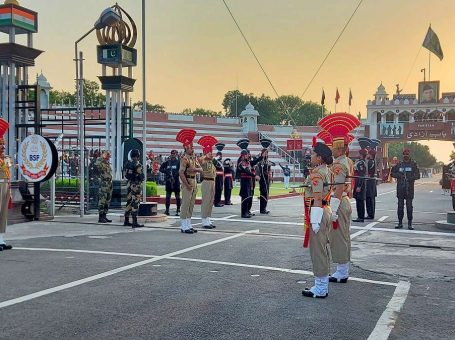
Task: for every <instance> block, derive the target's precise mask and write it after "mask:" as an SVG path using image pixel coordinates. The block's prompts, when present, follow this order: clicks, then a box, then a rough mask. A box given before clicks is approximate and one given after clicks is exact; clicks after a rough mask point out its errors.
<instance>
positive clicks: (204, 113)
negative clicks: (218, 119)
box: [182, 107, 222, 117]
mask: <svg viewBox="0 0 455 340" xmlns="http://www.w3.org/2000/svg"><path fill="white" fill-rule="evenodd" d="M182 114H184V115H192V116H206V117H215V116H221V115H222V114H221V112H216V111H213V110H207V109H203V108H200V107H197V108H195V109H194V110H192V109H184V110H183V111H182Z"/></svg>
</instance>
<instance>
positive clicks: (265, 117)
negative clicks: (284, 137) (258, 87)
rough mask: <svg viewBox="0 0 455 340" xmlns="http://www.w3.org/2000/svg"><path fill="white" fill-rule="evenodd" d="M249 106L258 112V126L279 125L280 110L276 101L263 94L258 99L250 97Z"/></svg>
mask: <svg viewBox="0 0 455 340" xmlns="http://www.w3.org/2000/svg"><path fill="white" fill-rule="evenodd" d="M251 104H252V105H253V106H254V108H255V110H257V111H258V112H259V117H258V123H259V124H270V125H278V124H281V114H280V108H279V106H278V103H277V102H276V100H274V99H272V98H270V97H269V96H266V95H264V94H263V95H262V96H260V97H252V98H251Z"/></svg>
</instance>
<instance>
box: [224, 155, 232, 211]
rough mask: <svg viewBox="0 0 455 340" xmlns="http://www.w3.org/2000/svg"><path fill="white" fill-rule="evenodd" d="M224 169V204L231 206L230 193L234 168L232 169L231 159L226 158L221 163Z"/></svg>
mask: <svg viewBox="0 0 455 340" xmlns="http://www.w3.org/2000/svg"><path fill="white" fill-rule="evenodd" d="M223 167H224V204H225V205H232V202H231V193H232V188H233V187H234V168H233V167H232V163H231V159H230V158H226V159H225V160H224V162H223Z"/></svg>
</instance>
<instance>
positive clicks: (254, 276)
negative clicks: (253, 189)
mask: <svg viewBox="0 0 455 340" xmlns="http://www.w3.org/2000/svg"><path fill="white" fill-rule="evenodd" d="M395 205H396V198H395V192H394V186H393V184H383V185H381V186H380V187H379V196H378V204H377V216H376V220H375V221H369V223H364V224H355V225H353V226H352V230H351V238H352V239H353V267H352V272H351V279H350V281H349V283H348V284H345V285H331V286H330V293H329V297H328V298H327V299H325V300H319V299H318V300H316V299H307V298H303V297H302V296H301V290H302V289H303V288H304V287H306V286H310V285H311V284H312V273H311V262H310V260H309V253H308V251H307V250H304V249H303V248H302V234H303V232H302V226H301V223H302V205H301V198H299V197H297V198H295V197H293V198H286V199H278V200H273V201H271V202H270V203H269V208H270V210H271V211H272V213H271V215H269V216H264V215H258V216H255V217H254V218H253V219H252V220H244V219H240V218H239V211H240V207H239V206H238V205H234V206H229V207H223V208H215V210H214V212H215V213H214V217H215V220H216V225H217V228H216V229H214V230H212V231H200V232H199V233H198V234H196V235H185V234H181V233H180V232H179V230H178V220H176V219H169V220H168V221H166V222H163V223H160V224H156V225H152V224H150V225H149V228H144V229H141V230H137V231H132V230H131V229H129V228H125V227H123V226H121V225H120V220H119V217H117V218H116V219H115V221H114V223H113V224H112V225H98V224H96V223H94V222H95V221H96V217H94V216H87V217H85V218H84V219H80V218H79V217H76V216H61V217H58V218H57V219H56V220H55V221H53V222H46V223H43V222H35V223H27V224H20V225H14V226H12V227H10V229H9V231H8V236H9V239H10V240H11V243H12V244H13V245H14V246H15V249H14V250H12V251H5V252H2V253H0V273H1V276H0V280H1V289H0V320H1V322H0V334H1V336H0V338H18V339H63V338H75V339H82V338H83V339H117V338H134V339H194V338H210V339H212V338H215V339H233V338H235V339H237V338H240V339H243V338H253V339H259V338H261V339H263V338H284V339H367V338H369V337H370V338H371V339H386V338H387V337H389V338H390V339H453V335H454V333H453V315H454V314H455V303H454V302H455V293H454V291H453V284H454V278H455V266H454V264H455V231H454V232H453V233H451V232H448V231H443V230H438V229H436V228H435V227H434V221H436V220H441V219H444V218H445V216H444V213H445V211H446V210H449V209H450V205H451V201H450V198H449V197H448V196H443V195H442V191H441V190H440V189H439V187H438V185H437V183H435V182H431V180H422V181H420V182H419V186H418V187H416V201H415V204H414V205H415V227H416V230H415V231H408V230H407V229H406V230H402V231H396V230H395V229H394V226H395V222H396V211H395ZM254 207H255V209H258V208H257V203H255V205H254ZM353 208H354V210H355V206H353ZM195 210H196V211H195V216H198V213H199V208H198V207H197V208H196V209H195ZM354 217H355V213H354ZM193 222H194V223H198V222H200V220H198V219H197V218H195V219H194V221H193ZM389 332H390V334H389Z"/></svg>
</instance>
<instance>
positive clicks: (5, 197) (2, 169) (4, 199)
mask: <svg viewBox="0 0 455 340" xmlns="http://www.w3.org/2000/svg"><path fill="white" fill-rule="evenodd" d="M8 128H9V124H8V122H6V121H5V120H3V119H2V118H0V251H3V250H9V249H11V248H12V246H11V245H9V244H6V243H5V240H4V239H3V237H4V235H5V233H6V225H7V222H8V205H9V203H11V201H10V200H11V193H10V187H9V181H10V169H9V168H10V166H11V165H10V164H9V160H8V159H7V157H6V156H5V140H4V139H3V136H4V135H5V133H6V131H8Z"/></svg>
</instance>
